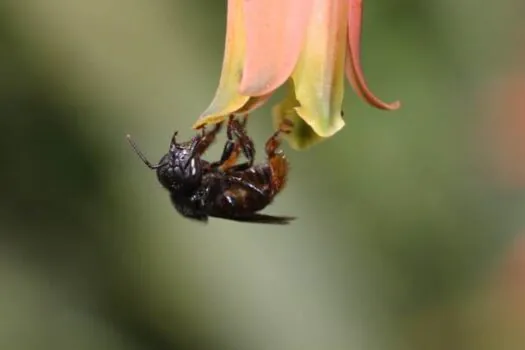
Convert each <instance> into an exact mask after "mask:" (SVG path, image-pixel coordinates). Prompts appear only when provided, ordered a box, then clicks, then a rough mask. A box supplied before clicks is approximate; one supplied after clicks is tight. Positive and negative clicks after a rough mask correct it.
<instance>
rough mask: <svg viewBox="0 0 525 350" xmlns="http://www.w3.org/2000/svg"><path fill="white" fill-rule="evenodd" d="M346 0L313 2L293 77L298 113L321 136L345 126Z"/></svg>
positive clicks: (331, 133)
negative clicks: (342, 105) (343, 110)
mask: <svg viewBox="0 0 525 350" xmlns="http://www.w3.org/2000/svg"><path fill="white" fill-rule="evenodd" d="M347 10H348V0H332V1H326V0H315V1H314V7H313V10H312V13H314V14H315V15H313V16H311V18H310V23H309V24H308V29H307V37H306V40H305V46H304V48H303V51H302V52H301V55H300V57H299V62H298V64H297V66H296V68H295V70H294V72H293V74H292V79H293V80H294V83H295V95H296V98H297V100H298V101H299V103H300V106H298V107H296V108H295V110H296V112H297V114H298V115H299V116H300V117H301V118H302V119H303V120H304V121H305V122H306V123H307V124H308V125H309V126H310V127H311V128H312V129H313V131H314V132H315V133H316V134H317V135H319V136H321V137H330V136H332V135H334V134H335V133H336V132H338V131H339V130H341V128H343V126H344V125H345V122H344V120H343V118H342V117H341V104H342V103H343V94H344V66H345V54H346V45H347V41H346V30H347V13H348V11H347Z"/></svg>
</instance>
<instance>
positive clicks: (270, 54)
mask: <svg viewBox="0 0 525 350" xmlns="http://www.w3.org/2000/svg"><path fill="white" fill-rule="evenodd" d="M361 19H362V3H361V0H228V14H227V29H226V44H225V52H224V60H223V66H222V72H221V79H220V83H219V87H218V89H217V92H216V94H215V98H214V99H213V101H212V103H211V104H210V106H209V107H208V108H207V109H206V111H204V113H203V114H202V115H201V116H200V117H199V119H198V120H197V122H196V123H195V124H194V126H193V127H194V128H199V127H201V126H203V125H205V124H213V123H217V122H220V121H222V120H224V119H225V118H226V117H227V116H228V115H229V114H232V113H234V114H243V113H247V112H250V111H252V110H254V109H256V108H258V107H260V106H261V105H262V104H264V103H265V102H266V101H267V100H268V99H269V98H270V96H271V94H272V93H273V92H274V91H275V90H276V89H277V88H278V87H280V86H281V85H283V84H284V83H285V82H286V81H288V82H289V89H288V96H287V97H286V99H285V100H284V101H283V102H281V103H280V104H278V105H277V106H275V107H274V109H273V115H274V123H275V124H278V123H279V122H280V121H281V120H282V119H283V118H285V117H286V118H289V119H291V120H292V121H293V122H294V125H295V126H294V130H293V132H292V133H291V134H290V139H289V140H290V142H291V145H292V147H294V148H295V149H305V148H306V147H308V146H310V145H312V144H313V143H315V142H317V141H320V140H322V139H324V138H327V137H331V136H333V135H334V134H335V133H336V132H338V131H339V130H341V128H342V127H343V126H344V124H345V123H344V120H343V118H342V112H341V105H342V102H343V94H344V72H345V71H346V76H347V78H348V80H349V81H350V83H351V84H352V86H353V88H354V90H355V91H356V93H357V94H359V95H360V96H361V97H362V98H363V99H364V100H366V101H367V102H368V103H369V104H371V105H372V106H374V107H377V108H380V109H387V110H394V109H397V108H399V106H400V103H399V102H398V101H396V102H394V103H390V104H388V103H385V102H383V101H381V100H380V99H379V98H377V97H376V96H374V95H373V94H372V92H370V90H369V89H368V87H367V85H366V82H365V79H364V77H363V73H362V70H361V64H360V36H361Z"/></svg>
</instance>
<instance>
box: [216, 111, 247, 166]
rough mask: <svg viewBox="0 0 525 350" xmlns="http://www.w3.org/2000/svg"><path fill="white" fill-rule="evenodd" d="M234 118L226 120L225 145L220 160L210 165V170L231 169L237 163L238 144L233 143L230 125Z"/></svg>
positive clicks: (231, 116)
mask: <svg viewBox="0 0 525 350" xmlns="http://www.w3.org/2000/svg"><path fill="white" fill-rule="evenodd" d="M233 118H234V116H233V115H230V118H229V120H228V128H227V130H226V137H227V140H226V144H225V145H224V149H223V151H222V155H221V159H220V160H219V161H218V162H213V163H211V168H212V169H217V168H219V169H221V170H223V171H225V170H227V169H229V168H231V167H232V166H233V165H235V163H236V162H237V159H238V158H239V154H240V144H239V143H238V142H235V141H234V140H233V134H232V123H233V120H234V119H233Z"/></svg>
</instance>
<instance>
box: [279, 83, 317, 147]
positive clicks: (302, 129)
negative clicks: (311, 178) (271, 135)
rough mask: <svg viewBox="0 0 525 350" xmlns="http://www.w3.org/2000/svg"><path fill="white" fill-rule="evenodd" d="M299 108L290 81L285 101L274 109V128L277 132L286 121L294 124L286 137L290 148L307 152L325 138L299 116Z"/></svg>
mask: <svg viewBox="0 0 525 350" xmlns="http://www.w3.org/2000/svg"><path fill="white" fill-rule="evenodd" d="M298 106H299V101H297V99H296V98H295V89H294V84H293V81H292V80H290V84H289V87H288V92H287V95H286V97H285V99H284V100H283V101H282V102H281V103H279V104H277V105H275V106H274V107H273V108H272V115H273V126H274V129H275V130H278V129H279V126H280V125H281V123H282V122H283V120H284V119H288V120H290V121H291V122H292V123H293V128H292V132H291V133H290V134H288V135H284V138H285V139H286V140H287V141H288V143H289V144H290V146H291V147H292V148H293V149H295V150H298V151H301V150H305V149H307V148H309V147H310V146H313V145H314V144H316V143H318V142H320V141H322V140H323V139H324V138H323V137H320V136H319V135H317V134H316V133H315V132H314V131H313V129H312V128H311V127H310V126H309V125H308V124H307V123H306V122H305V121H304V120H303V119H302V118H301V117H299V115H298V114H297V111H296V110H295V108H296V107H298Z"/></svg>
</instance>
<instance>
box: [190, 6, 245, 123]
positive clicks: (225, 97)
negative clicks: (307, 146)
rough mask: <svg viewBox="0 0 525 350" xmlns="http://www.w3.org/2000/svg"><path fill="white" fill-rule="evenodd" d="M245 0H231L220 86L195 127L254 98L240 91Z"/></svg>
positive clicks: (213, 121)
mask: <svg viewBox="0 0 525 350" xmlns="http://www.w3.org/2000/svg"><path fill="white" fill-rule="evenodd" d="M243 3H244V0H228V14H227V20H226V21H227V22H226V23H227V24H226V43H225V48H224V58H223V62H222V71H221V78H220V82H219V87H218V88H217V91H216V93H215V97H214V99H213V101H212V102H211V104H210V105H209V106H208V108H207V109H206V110H205V111H204V112H203V113H202V115H201V116H200V117H199V119H198V120H197V122H196V123H195V124H194V125H193V128H195V129H197V128H199V127H201V126H203V125H206V124H213V123H218V122H220V121H223V120H224V119H225V118H226V116H228V115H229V114H231V113H233V112H235V111H236V110H238V109H240V108H242V107H243V106H244V105H245V104H246V103H247V102H248V101H249V99H250V97H249V96H244V95H241V94H240V93H239V92H238V91H239V84H240V81H241V78H242V69H243V64H244V57H245V52H246V32H245V28H244V11H243Z"/></svg>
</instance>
